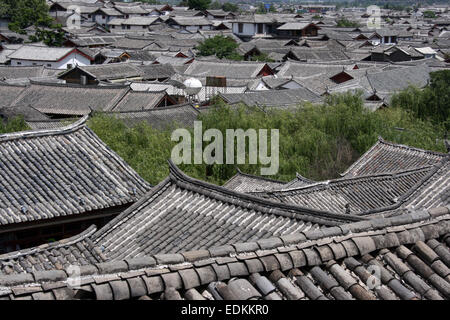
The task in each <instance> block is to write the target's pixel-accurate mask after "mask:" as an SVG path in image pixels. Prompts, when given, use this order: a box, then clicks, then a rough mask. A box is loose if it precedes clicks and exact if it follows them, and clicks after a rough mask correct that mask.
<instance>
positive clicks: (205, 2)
mask: <svg viewBox="0 0 450 320" xmlns="http://www.w3.org/2000/svg"><path fill="white" fill-rule="evenodd" d="M210 4H211V0H187V6H188V7H189V9H195V10H201V11H203V10H206V9H208V8H209V5H210Z"/></svg>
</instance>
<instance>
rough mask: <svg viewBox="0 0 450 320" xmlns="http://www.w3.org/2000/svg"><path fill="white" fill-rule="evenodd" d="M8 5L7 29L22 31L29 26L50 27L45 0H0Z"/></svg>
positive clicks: (50, 22)
mask: <svg viewBox="0 0 450 320" xmlns="http://www.w3.org/2000/svg"><path fill="white" fill-rule="evenodd" d="M2 1H5V2H6V6H7V7H9V15H10V17H11V23H10V24H9V29H10V30H12V31H15V32H20V33H24V29H26V28H28V27H29V26H36V27H50V26H51V25H52V23H53V19H52V17H51V16H50V15H49V14H48V10H49V7H48V5H47V4H46V2H45V0H13V1H12V0H2Z"/></svg>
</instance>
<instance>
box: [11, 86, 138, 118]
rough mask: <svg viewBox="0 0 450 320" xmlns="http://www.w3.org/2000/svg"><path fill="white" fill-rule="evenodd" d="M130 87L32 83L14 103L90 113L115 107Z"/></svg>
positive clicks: (58, 111) (47, 110)
mask: <svg viewBox="0 0 450 320" xmlns="http://www.w3.org/2000/svg"><path fill="white" fill-rule="evenodd" d="M128 91H129V87H127V86H104V87H101V86H78V85H61V84H50V85H48V84H43V83H39V84H38V83H33V82H32V83H31V85H30V86H28V87H27V88H26V89H25V90H23V91H22V92H21V94H20V95H18V96H17V98H16V99H15V100H14V102H13V103H12V106H14V105H32V106H33V107H34V108H35V109H37V110H39V111H40V112H42V113H47V114H61V115H86V114H89V113H90V112H91V111H92V110H98V111H106V110H109V109H111V108H113V107H114V106H115V105H116V104H117V102H118V101H120V99H121V98H122V97H123V96H124V95H125V94H127V92H128Z"/></svg>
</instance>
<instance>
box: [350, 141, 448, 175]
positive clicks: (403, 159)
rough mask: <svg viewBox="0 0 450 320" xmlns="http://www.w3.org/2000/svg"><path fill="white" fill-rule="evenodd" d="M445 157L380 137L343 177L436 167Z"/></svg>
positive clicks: (441, 154)
mask: <svg viewBox="0 0 450 320" xmlns="http://www.w3.org/2000/svg"><path fill="white" fill-rule="evenodd" d="M445 156H446V155H445V154H443V153H439V152H433V151H428V150H423V149H418V148H413V147H409V146H405V145H401V144H396V143H392V142H388V141H385V140H383V139H382V138H381V137H380V138H378V141H377V142H376V143H375V144H374V145H373V146H372V147H371V148H370V149H369V150H368V151H367V152H366V153H364V154H363V155H362V156H361V157H360V158H359V159H358V160H357V161H356V162H355V163H353V164H352V165H351V166H350V167H349V168H348V169H347V170H346V171H345V172H344V173H343V174H342V176H344V177H356V176H360V175H369V174H376V173H387V172H396V171H402V170H408V169H414V168H420V167H424V166H430V165H434V164H436V163H438V162H439V161H441V160H442V159H443V158H444V157H445Z"/></svg>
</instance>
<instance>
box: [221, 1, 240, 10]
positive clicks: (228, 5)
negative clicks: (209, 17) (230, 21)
mask: <svg viewBox="0 0 450 320" xmlns="http://www.w3.org/2000/svg"><path fill="white" fill-rule="evenodd" d="M222 10H223V11H226V12H238V11H239V7H238V6H237V5H236V4H234V3H231V2H225V3H224V4H223V5H222Z"/></svg>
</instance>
